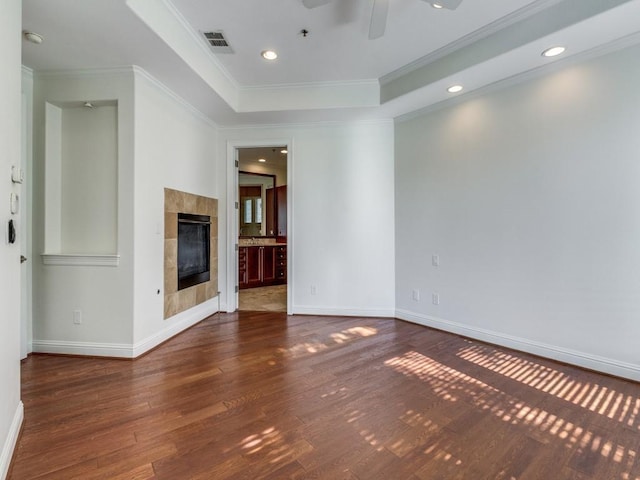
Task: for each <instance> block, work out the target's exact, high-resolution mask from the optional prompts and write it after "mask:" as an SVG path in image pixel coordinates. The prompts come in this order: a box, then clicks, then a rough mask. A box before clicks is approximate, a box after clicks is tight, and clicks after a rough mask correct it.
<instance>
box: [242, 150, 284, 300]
mask: <svg viewBox="0 0 640 480" xmlns="http://www.w3.org/2000/svg"><path fill="white" fill-rule="evenodd" d="M236 155H237V157H236V158H237V166H238V174H237V192H238V196H237V199H238V208H237V210H236V216H237V225H238V229H237V232H238V237H237V244H238V256H237V267H238V268H237V279H238V283H237V285H238V298H237V307H238V310H243V311H272V312H287V310H288V309H287V305H288V302H287V298H288V268H287V267H288V261H287V260H288V257H289V251H288V250H289V249H288V237H289V236H288V225H287V220H288V214H287V210H288V195H287V190H288V165H287V162H288V147H287V145H286V144H280V145H273V146H260V147H241V148H237V149H236Z"/></svg>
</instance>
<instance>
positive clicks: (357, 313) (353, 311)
mask: <svg viewBox="0 0 640 480" xmlns="http://www.w3.org/2000/svg"><path fill="white" fill-rule="evenodd" d="M293 314H294V315H329V316H335V317H382V318H394V317H395V311H394V310H393V309H392V308H359V307H314V306H309V305H295V306H294V307H293Z"/></svg>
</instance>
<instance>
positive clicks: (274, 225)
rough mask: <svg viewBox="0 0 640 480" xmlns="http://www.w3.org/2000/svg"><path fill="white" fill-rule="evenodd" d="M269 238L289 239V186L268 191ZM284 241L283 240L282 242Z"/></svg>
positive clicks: (267, 218) (267, 217)
mask: <svg viewBox="0 0 640 480" xmlns="http://www.w3.org/2000/svg"><path fill="white" fill-rule="evenodd" d="M265 217H266V222H267V224H266V227H267V229H266V232H267V236H270V237H271V236H276V237H279V238H280V239H286V237H287V186H286V185H282V186H280V187H276V188H268V189H267V190H266V215H265ZM280 241H283V240H280Z"/></svg>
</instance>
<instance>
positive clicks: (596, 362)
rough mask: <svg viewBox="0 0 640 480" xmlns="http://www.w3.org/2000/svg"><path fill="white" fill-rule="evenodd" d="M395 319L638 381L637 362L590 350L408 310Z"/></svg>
mask: <svg viewBox="0 0 640 480" xmlns="http://www.w3.org/2000/svg"><path fill="white" fill-rule="evenodd" d="M395 316H396V318H398V319H399V320H404V321H407V322H411V323H417V324H418V325H423V326H425V327H432V328H437V329H439V330H444V331H446V332H451V333H455V334H458V335H463V336H465V337H470V338H474V339H476V340H481V341H484V342H488V343H492V344H495V345H500V346H503V347H507V348H512V349H515V350H519V351H522V352H527V353H531V354H534V355H538V356H540V357H544V358H550V359H552V360H557V361H560V362H564V363H568V364H571V365H576V366H578V367H583V368H588V369H590V370H595V371H598V372H602V373H606V374H609V375H615V376H618V377H623V378H628V379H630V380H635V381H640V365H638V364H632V363H627V362H622V361H620V360H616V359H613V358H606V357H600V356H598V355H592V354H590V353H586V352H581V351H578V350H572V349H569V348H564V347H559V346H557V345H550V344H547V343H541V342H536V341H533V340H528V339H526V338H522V337H515V336H513V335H508V334H504V333H500V332H495V331H492V330H486V329H484V328H476V327H470V326H469V325H465V324H462V323H458V322H452V321H450V320H445V319H443V318H438V317H433V316H430V315H423V314H420V313H415V312H411V311H409V310H396V314H395Z"/></svg>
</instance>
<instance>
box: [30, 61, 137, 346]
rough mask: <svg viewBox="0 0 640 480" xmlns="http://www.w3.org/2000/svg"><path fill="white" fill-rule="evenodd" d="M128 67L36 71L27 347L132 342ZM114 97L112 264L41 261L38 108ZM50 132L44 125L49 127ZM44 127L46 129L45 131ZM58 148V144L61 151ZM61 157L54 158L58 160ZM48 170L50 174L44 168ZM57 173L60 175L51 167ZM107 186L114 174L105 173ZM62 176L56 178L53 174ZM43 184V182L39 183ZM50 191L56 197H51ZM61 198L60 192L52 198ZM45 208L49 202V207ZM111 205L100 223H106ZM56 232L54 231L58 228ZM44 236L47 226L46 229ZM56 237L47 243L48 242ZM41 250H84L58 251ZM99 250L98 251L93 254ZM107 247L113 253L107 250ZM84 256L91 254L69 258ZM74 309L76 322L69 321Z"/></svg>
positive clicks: (40, 122)
mask: <svg viewBox="0 0 640 480" xmlns="http://www.w3.org/2000/svg"><path fill="white" fill-rule="evenodd" d="M133 77H134V74H133V70H132V69H131V68H129V69H121V70H113V71H96V72H69V73H66V74H47V75H42V74H36V75H35V91H34V159H33V162H34V169H33V185H34V198H33V206H34V211H33V238H34V241H33V254H32V257H33V264H32V265H33V303H34V305H33V349H34V351H46V352H61V353H79V354H96V355H99V354H104V355H114V356H119V355H126V354H127V352H129V351H130V350H131V348H130V346H131V344H132V342H133V171H134V167H133V163H134V156H133V144H134V141H133V140H134V129H133ZM87 100H89V101H92V102H94V103H99V102H107V103H110V104H114V102H117V104H118V108H117V132H118V136H117V162H118V164H117V184H116V185H115V188H116V191H117V214H116V215H117V228H116V231H117V252H116V253H117V254H119V255H120V258H119V263H118V265H117V266H96V265H82V266H76V265H44V264H43V258H41V254H42V253H43V252H45V195H47V198H48V199H50V198H52V196H51V192H50V191H48V192H47V191H46V188H48V189H51V188H52V186H51V184H50V183H46V182H45V170H46V168H47V165H46V158H45V157H46V153H50V152H45V146H46V144H45V130H46V127H47V125H46V124H45V107H46V105H47V104H49V105H57V106H72V105H80V104H82V103H84V102H85V101H87ZM50 130H51V129H50ZM47 133H51V131H49V132H47ZM61 152H62V150H61ZM62 161H63V159H62V158H60V162H62ZM47 174H55V172H52V171H49V172H47ZM58 174H59V173H58ZM107 180H108V181H109V186H108V187H109V188H114V185H113V178H109V179H107ZM60 181H62V176H60ZM45 184H46V188H45ZM53 197H56V196H55V195H53ZM58 197H59V198H60V201H62V198H63V197H62V195H59V196H58ZM48 207H50V208H51V207H52V205H48ZM112 212H113V208H110V209H107V210H106V214H107V217H108V218H105V221H106V222H110V224H111V225H112V224H113V218H112V217H113V214H112ZM57 228H58V232H60V231H61V229H60V227H57ZM46 233H47V234H51V230H47V232H46ZM51 245H56V243H55V242H53V243H51V244H49V242H48V244H47V248H49V249H50V248H52V247H51ZM58 245H59V249H60V250H58V251H48V252H46V253H51V254H57V253H80V254H82V253H85V252H68V251H61V249H62V247H63V246H62V245H61V244H60V242H58ZM93 253H100V252H93ZM112 253H113V252H112ZM76 258H77V259H80V260H83V261H84V260H87V259H89V260H91V258H90V257H82V256H78V257H76ZM75 310H79V311H81V312H82V324H81V325H76V324H74V323H73V313H74V311H75Z"/></svg>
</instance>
